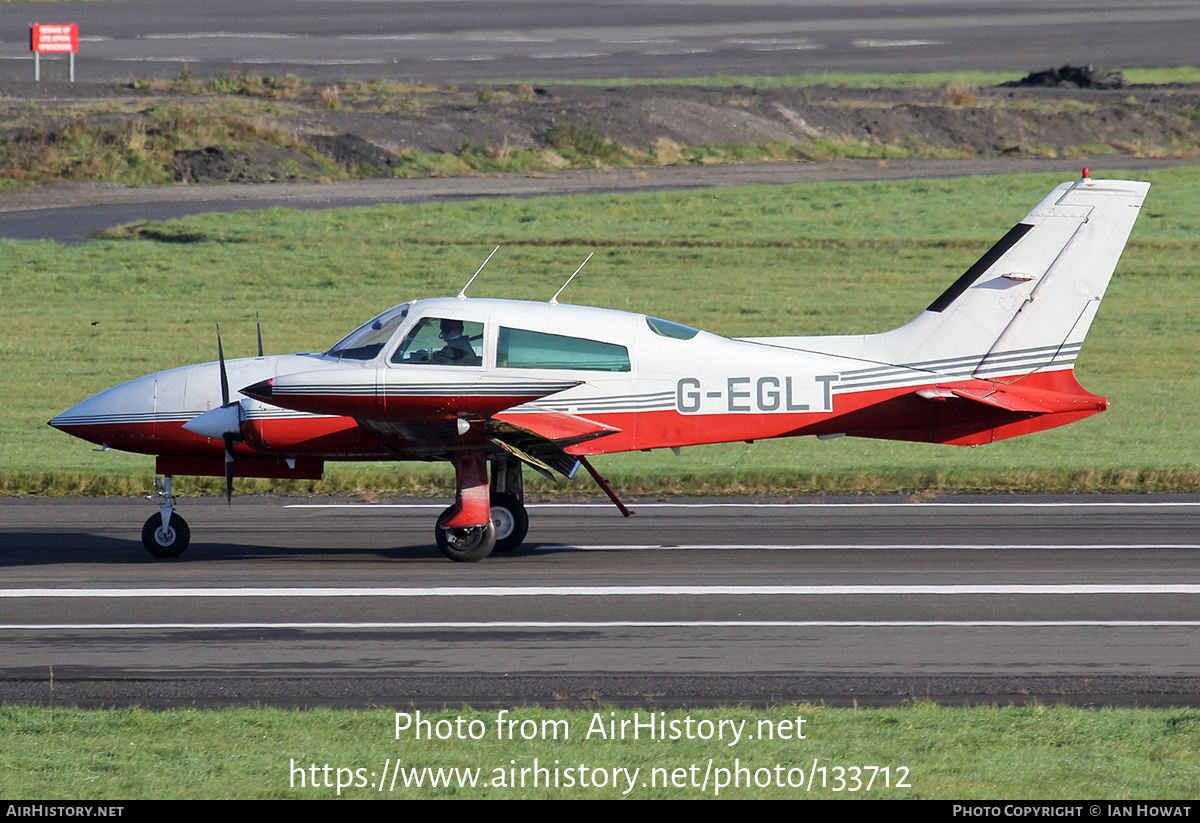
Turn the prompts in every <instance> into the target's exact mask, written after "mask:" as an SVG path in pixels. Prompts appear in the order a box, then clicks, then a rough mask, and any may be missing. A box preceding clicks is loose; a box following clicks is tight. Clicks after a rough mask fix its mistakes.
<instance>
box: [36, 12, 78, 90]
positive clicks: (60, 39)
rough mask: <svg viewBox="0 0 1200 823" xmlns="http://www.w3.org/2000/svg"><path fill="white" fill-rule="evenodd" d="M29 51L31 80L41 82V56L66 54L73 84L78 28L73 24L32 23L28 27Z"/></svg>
mask: <svg viewBox="0 0 1200 823" xmlns="http://www.w3.org/2000/svg"><path fill="white" fill-rule="evenodd" d="M29 49H30V51H32V52H33V79H34V80H35V81H36V82H41V80H42V63H41V57H42V55H43V54H62V53H63V52H66V53H67V54H68V55H69V57H70V60H71V67H70V76H71V82H72V83H74V82H75V52H77V51H79V26H77V25H76V24H75V23H54V24H50V25H47V24H43V23H34V24H33V25H32V26H30V27H29Z"/></svg>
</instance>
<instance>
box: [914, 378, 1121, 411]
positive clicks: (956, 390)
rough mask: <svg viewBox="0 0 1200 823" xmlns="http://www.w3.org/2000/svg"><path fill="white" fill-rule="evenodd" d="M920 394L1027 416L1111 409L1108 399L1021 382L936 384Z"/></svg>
mask: <svg viewBox="0 0 1200 823" xmlns="http://www.w3.org/2000/svg"><path fill="white" fill-rule="evenodd" d="M917 394H918V395H920V396H921V397H924V398H926V399H928V400H947V399H949V398H951V397H959V398H962V399H964V400H974V401H975V402H976V403H983V404H985V405H988V406H994V407H996V408H998V409H1004V410H1005V411H1011V412H1023V413H1026V414H1054V413H1057V412H1065V411H1083V410H1093V411H1104V410H1105V409H1107V408H1108V400H1107V399H1105V398H1103V397H1097V396H1096V395H1094V394H1091V393H1090V392H1086V391H1083V392H1082V393H1069V392H1059V391H1053V390H1050V389H1039V388H1033V387H1028V388H1026V387H1023V386H1021V385H1020V383H1011V384H1003V383H991V382H988V381H983V380H972V381H970V382H969V383H956V384H952V385H938V384H935V385H933V386H930V387H927V388H924V389H921V390H919V391H918V392H917Z"/></svg>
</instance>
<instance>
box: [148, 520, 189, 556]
mask: <svg viewBox="0 0 1200 823" xmlns="http://www.w3.org/2000/svg"><path fill="white" fill-rule="evenodd" d="M167 522H168V525H167V527H166V528H165V529H164V528H163V522H162V515H161V514H153V515H151V516H150V519H149V520H147V521H146V525H144V526H142V545H143V546H145V547H146V551H148V552H150V554H152V555H154V556H155V557H159V558H167V557H178V556H179V555H181V554H183V550H184V549H186V548H187V547H188V543H190V542H191V540H192V532H191V529H189V528H188V524H187V521H186V520H184V519H183V518H182V517H180V516H179V515H177V514H172V515H171V518H170V520H168V521H167Z"/></svg>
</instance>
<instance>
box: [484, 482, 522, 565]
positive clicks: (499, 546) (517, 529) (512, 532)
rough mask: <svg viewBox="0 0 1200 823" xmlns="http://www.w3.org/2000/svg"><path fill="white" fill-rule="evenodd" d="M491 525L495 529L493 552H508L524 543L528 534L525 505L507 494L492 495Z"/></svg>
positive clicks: (497, 493)
mask: <svg viewBox="0 0 1200 823" xmlns="http://www.w3.org/2000/svg"><path fill="white" fill-rule="evenodd" d="M492 525H494V526H495V527H496V548H494V549H492V551H495V552H510V551H512V550H513V549H515V548H516V547H517V546H519V545H521V544H522V543H524V542H525V535H526V534H527V533H528V532H529V515H528V514H527V513H526V511H525V504H524V503H522V502H521V500H520V498H518V497H517V496H516V495H513V494H508V493H507V492H495V493H494V494H492Z"/></svg>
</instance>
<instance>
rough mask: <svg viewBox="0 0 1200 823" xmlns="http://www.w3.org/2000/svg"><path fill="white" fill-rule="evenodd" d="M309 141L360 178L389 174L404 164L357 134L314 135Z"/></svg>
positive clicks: (395, 156)
mask: <svg viewBox="0 0 1200 823" xmlns="http://www.w3.org/2000/svg"><path fill="white" fill-rule="evenodd" d="M308 141H309V142H310V143H311V144H312V146H313V148H315V149H316V150H317V151H319V152H320V153H321V154H323V155H325V156H326V157H328V158H329V159H330V160H333V161H334V162H335V163H337V164H338V165H340V166H342V167H343V168H344V169H346V171H349V172H352V173H354V172H357V174H358V176H360V177H370V176H374V175H386V174H389V173H390V172H391V171H392V169H394V168H396V167H398V166H400V165H401V163H402V162H403V161H402V160H401V159H400V158H399V157H398V156H397V155H395V154H393V153H392V152H390V151H387V150H386V149H381V148H380V147H379V146H376V145H375V144H374V143H368V142H367V141H366V140H363V139H362V138H361V137H359V136H358V135H356V134H342V135H338V136H336V137H328V136H325V135H321V134H312V135H309V136H308Z"/></svg>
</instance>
